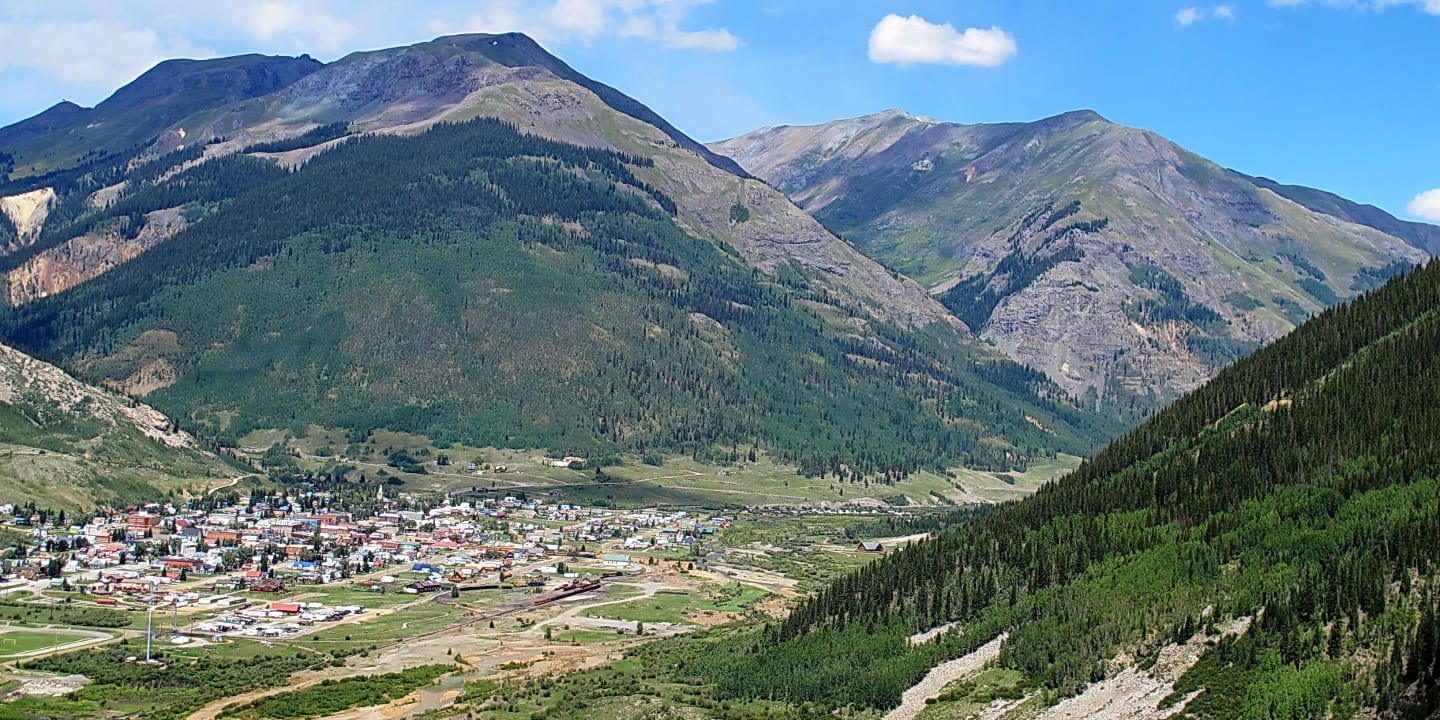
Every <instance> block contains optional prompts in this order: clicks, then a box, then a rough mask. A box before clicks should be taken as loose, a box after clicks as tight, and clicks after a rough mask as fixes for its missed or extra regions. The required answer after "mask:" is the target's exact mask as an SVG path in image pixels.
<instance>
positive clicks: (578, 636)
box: [550, 630, 622, 644]
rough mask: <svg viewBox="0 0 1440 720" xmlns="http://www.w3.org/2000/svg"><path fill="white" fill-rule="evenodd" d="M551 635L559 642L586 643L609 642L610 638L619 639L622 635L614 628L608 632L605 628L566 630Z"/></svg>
mask: <svg viewBox="0 0 1440 720" xmlns="http://www.w3.org/2000/svg"><path fill="white" fill-rule="evenodd" d="M550 637H551V639H552V640H555V641H557V642H573V643H581V644H584V643H596V642H608V641H610V640H617V639H619V638H621V637H622V636H621V635H620V634H619V633H617V632H614V631H613V630H612V631H609V632H606V631H604V630H566V631H564V632H559V633H552V634H551V636H550Z"/></svg>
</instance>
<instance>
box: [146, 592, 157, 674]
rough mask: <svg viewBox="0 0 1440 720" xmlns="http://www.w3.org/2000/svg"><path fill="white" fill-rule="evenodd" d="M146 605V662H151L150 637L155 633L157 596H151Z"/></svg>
mask: <svg viewBox="0 0 1440 720" xmlns="http://www.w3.org/2000/svg"><path fill="white" fill-rule="evenodd" d="M145 607H146V613H145V662H146V664H149V662H150V638H151V635H152V634H153V633H152V632H151V629H152V628H153V627H154V624H155V596H153V595H152V596H150V600H149V601H148V602H147V603H146V604H145Z"/></svg>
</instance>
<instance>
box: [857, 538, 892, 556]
mask: <svg viewBox="0 0 1440 720" xmlns="http://www.w3.org/2000/svg"><path fill="white" fill-rule="evenodd" d="M855 550H856V551H858V552H863V553H883V552H885V546H884V545H881V544H880V542H879V541H878V540H866V541H864V542H862V543H860V544H859V545H857V546H856V547H855Z"/></svg>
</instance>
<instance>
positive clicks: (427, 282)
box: [0, 34, 1118, 479]
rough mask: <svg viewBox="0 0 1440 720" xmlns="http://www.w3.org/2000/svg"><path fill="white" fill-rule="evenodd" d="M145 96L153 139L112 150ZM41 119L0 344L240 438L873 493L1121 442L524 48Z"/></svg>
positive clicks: (666, 128) (430, 47)
mask: <svg viewBox="0 0 1440 720" xmlns="http://www.w3.org/2000/svg"><path fill="white" fill-rule="evenodd" d="M257 78H258V80H257ZM287 80H288V83H286V82H285V81H287ZM280 84H283V86H282V87H278V88H277V87H275V85H280ZM212 85H219V86H221V87H219V88H217V89H216V91H214V92H180V91H172V90H171V88H175V87H179V88H189V87H200V88H210V87H211V86H212ZM133 98H150V99H151V100H150V104H148V105H146V104H144V103H140V104H139V105H138V107H141V108H143V113H144V116H145V117H144V118H141V117H135V118H133V122H134V123H144V122H149V120H148V119H147V118H164V121H163V122H162V123H160V124H151V125H147V126H146V130H145V132H144V133H138V131H136V132H130V133H126V134H124V136H123V138H120V136H118V135H116V134H115V133H114V132H100V131H104V130H105V129H106V127H107V126H129V123H130V122H132V120H128V119H127V118H128V117H129V116H128V115H127V113H130V114H135V113H140V112H141V111H140V110H137V109H134V108H135V107H137V104H136V103H134V102H131V99H133ZM122 100H123V101H124V102H122ZM41 118H46V119H45V121H44V122H43V123H42V122H37V120H36V119H32V120H30V121H25V122H23V123H20V124H19V125H18V126H12V127H11V128H6V129H4V130H0V150H3V152H5V153H7V154H9V155H10V156H13V158H14V160H13V164H14V167H15V171H14V172H13V173H12V177H11V178H10V179H9V181H8V182H7V183H6V184H5V185H4V186H3V187H0V197H3V200H0V207H6V208H14V209H15V210H13V211H12V210H7V211H6V213H5V215H6V217H7V219H8V230H9V232H8V235H7V237H8V242H9V246H10V247H11V248H12V249H11V251H10V252H9V253H8V254H5V255H4V256H3V257H0V273H3V274H4V276H5V278H6V285H7V288H8V293H7V295H8V300H9V305H10V308H9V309H7V310H5V311H4V312H0V335H3V336H4V337H5V338H6V339H8V340H9V341H11V342H13V343H15V344H16V345H18V346H20V347H23V348H24V349H26V350H28V351H31V352H34V353H36V354H38V355H39V356H41V357H44V358H46V359H49V360H53V361H56V362H59V363H61V364H63V365H64V366H65V367H68V368H72V369H74V370H75V371H76V372H77V373H79V374H80V375H81V376H82V377H84V378H85V379H87V380H91V381H94V382H96V383H102V384H105V385H107V386H110V387H113V388H116V389H118V390H121V391H123V392H125V393H128V394H130V395H133V396H137V397H140V396H143V397H144V398H145V399H146V401H147V402H150V403H152V404H154V405H155V406H156V407H158V408H160V409H161V410H164V411H166V412H169V413H172V414H173V415H175V416H176V417H178V418H180V420H181V421H182V422H183V423H184V424H185V425H186V426H187V427H190V428H193V429H195V431H196V432H200V433H204V434H207V435H212V436H215V437H217V438H218V439H220V440H221V441H222V442H225V443H233V442H237V441H238V439H239V438H240V437H242V436H244V435H245V434H246V433H248V432H249V431H250V430H252V429H255V428H266V427H269V428H275V427H289V426H291V425H292V423H296V422H312V423H316V424H320V425H324V426H327V427H335V428H346V429H350V430H352V431H354V432H356V433H360V434H363V433H364V432H366V431H368V430H371V429H375V428H381V427H384V428H389V429H396V430H405V431H412V432H417V433H421V434H424V435H427V436H429V437H431V438H433V439H436V440H438V441H464V442H467V443H470V444H473V445H481V446H484V445H494V446H505V447H517V446H519V447H535V446H544V447H551V448H556V449H559V450H574V451H585V452H595V451H603V450H606V449H631V450H649V449H660V450H665V451H683V452H686V453H689V454H693V455H696V456H697V457H701V456H703V457H712V456H723V457H728V456H731V455H734V454H736V453H737V452H739V451H740V449H741V448H743V447H755V446H762V447H764V448H765V449H767V450H769V451H771V452H773V453H774V454H775V455H776V456H777V457H780V458H783V459H785V460H788V461H791V462H794V463H796V464H798V465H799V466H800V467H801V469H802V471H803V472H806V473H815V474H819V473H834V474H836V475H839V476H841V477H845V478H857V479H858V478H859V477H861V476H876V477H878V476H884V477H889V478H893V477H897V476H901V475H903V474H905V473H907V472H911V471H914V470H916V469H919V468H921V467H931V468H934V469H942V468H944V467H948V466H952V465H955V464H964V465H969V466H974V467H983V468H1009V467H1014V466H1019V465H1024V464H1025V463H1026V462H1027V461H1028V459H1029V458H1030V457H1033V456H1035V455H1037V454H1044V455H1048V454H1053V453H1055V452H1070V453H1084V452H1086V451H1088V450H1090V449H1093V448H1094V447H1096V446H1097V444H1098V443H1099V442H1101V441H1102V440H1103V439H1104V438H1105V437H1108V436H1109V435H1110V434H1111V433H1113V432H1114V431H1115V430H1116V429H1117V428H1118V425H1116V424H1115V423H1114V422H1113V421H1112V420H1109V419H1107V418H1103V417H1099V416H1097V415H1095V414H1094V413H1090V412H1087V411H1082V410H1081V409H1079V408H1078V407H1077V406H1076V405H1075V404H1074V403H1073V402H1072V401H1071V400H1070V399H1069V398H1067V396H1066V394H1065V393H1064V392H1063V391H1061V390H1060V388H1059V387H1057V386H1055V385H1054V384H1053V383H1051V382H1049V381H1048V380H1046V379H1045V378H1044V376H1042V375H1039V374H1038V373H1035V372H1033V371H1031V370H1029V369H1027V368H1024V367H1022V366H1020V365H1017V364H1015V363H1013V362H1011V361H1009V360H1008V359H1006V358H1004V357H1003V356H1002V355H1001V354H999V353H997V352H994V351H993V350H991V349H989V348H987V347H985V346H984V345H983V344H981V343H978V342H976V341H975V340H974V339H973V338H972V337H971V336H970V334H969V332H968V331H967V330H966V329H965V327H964V326H963V324H962V323H960V322H959V321H957V320H956V319H955V318H954V316H953V315H952V314H951V313H950V312H949V311H947V310H946V309H945V308H944V307H943V306H942V305H941V304H940V303H939V302H938V301H936V300H935V299H934V298H932V297H931V296H930V295H929V294H928V293H926V292H925V291H924V289H923V288H921V287H920V285H918V284H917V283H915V282H914V281H912V280H910V279H908V278H906V277H904V276H903V275H900V274H898V273H895V272H892V271H890V270H887V269H886V268H884V267H882V266H881V265H879V264H878V263H876V262H874V261H873V260H871V259H869V258H867V257H866V256H865V255H863V254H861V253H860V252H858V251H857V250H856V249H855V248H853V247H852V246H851V245H849V244H847V243H845V242H843V241H841V240H840V239H839V238H836V237H835V236H834V235H832V234H831V233H829V232H827V231H826V230H825V228H824V227H823V226H821V225H820V223H818V222H817V221H815V220H814V219H813V218H812V217H811V216H809V215H808V214H807V213H805V212H804V211H802V210H801V209H799V208H798V207H796V206H795V205H794V204H793V203H791V202H790V200H789V199H788V198H786V197H785V196H784V195H783V194H782V193H780V192H778V191H776V190H774V189H772V188H770V187H769V186H768V185H766V184H765V183H763V182H761V181H759V180H756V179H754V178H751V177H749V176H748V175H747V174H746V173H745V172H744V171H743V170H741V169H740V168H739V166H737V165H736V164H735V163H734V162H733V161H731V160H729V159H727V158H725V157H722V156H720V155H717V154H715V153H713V152H711V151H709V150H707V149H706V148H704V147H703V146H701V145H700V144H698V143H696V142H695V141H693V140H691V139H689V138H688V137H686V136H685V135H683V134H682V133H680V132H679V131H678V130H676V129H675V128H673V127H672V126H670V125H669V124H668V123H666V122H665V121H664V120H662V119H660V118H659V117H658V116H656V115H655V114H654V113H653V112H652V111H650V110H648V109H646V108H645V107H644V106H643V105H641V104H640V103H638V102H636V101H634V100H633V99H630V98H628V97H626V96H624V95H623V94H621V93H620V92H619V91H616V90H614V89H612V88H609V87H606V86H604V85H602V84H600V83H597V82H594V81H592V80H589V79H588V78H584V77H583V76H580V75H579V74H578V73H576V72H575V71H574V70H572V69H570V68H569V67H568V66H566V65H565V64H564V63H562V62H561V61H559V60H558V59H556V58H555V57H553V56H551V55H549V54H548V53H546V52H545V51H544V50H543V49H541V48H540V46H538V45H537V44H535V43H534V42H533V41H532V40H530V39H529V38H528V37H525V36H523V35H518V34H508V35H466V36H455V37H446V38H440V39H438V40H435V41H433V42H429V43H422V44H420V45H415V46H410V47H404V48H397V49H392V50H383V51H376V52H366V53H356V54H353V55H350V56H347V57H346V58H343V59H341V60H339V61H336V62H334V63H331V64H329V65H325V66H323V67H315V64H314V63H313V61H310V60H309V59H308V58H269V57H262V56H244V57H240V58H227V59H222V60H215V61H198V62H184V63H163V64H161V65H160V66H158V67H157V68H155V69H154V70H152V71H150V72H149V73H146V74H145V75H143V76H141V77H140V78H138V79H137V80H136V81H134V82H133V83H132V84H131V85H130V86H127V87H126V88H124V89H122V90H121V91H119V92H117V93H116V96H115V97H113V98H111V99H110V100H107V101H106V102H104V103H101V104H100V105H99V106H97V108H95V109H94V110H89V111H83V112H80V111H77V110H74V109H65V108H63V107H62V108H60V109H52V111H47V113H45V114H42V116H41ZM172 118H178V119H172ZM97 119H99V120H102V121H101V122H99V127H98V128H97V127H92V126H94V125H96V124H97ZM161 125H163V127H162V126H161ZM37 128H42V129H43V130H44V132H39V131H37ZM7 138H18V139H16V140H9V141H8V144H7V141H6V139H7ZM117 138H120V139H117ZM127 143H128V144H127Z"/></svg>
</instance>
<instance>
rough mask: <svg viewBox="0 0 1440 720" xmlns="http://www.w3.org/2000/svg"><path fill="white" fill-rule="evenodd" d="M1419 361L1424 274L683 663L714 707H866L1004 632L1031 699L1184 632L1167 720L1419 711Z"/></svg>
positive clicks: (1426, 312)
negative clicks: (917, 641) (774, 703)
mask: <svg viewBox="0 0 1440 720" xmlns="http://www.w3.org/2000/svg"><path fill="white" fill-rule="evenodd" d="M1437 347H1440V263H1435V262H1432V263H1430V264H1429V265H1428V266H1426V267H1424V268H1423V269H1420V270H1417V271H1415V272H1414V273H1413V274H1410V275H1409V276H1406V277H1402V278H1397V279H1395V280H1393V281H1391V282H1390V283H1389V284H1387V285H1386V286H1385V287H1383V288H1382V289H1379V290H1377V291H1374V292H1372V293H1370V294H1367V295H1365V296H1363V297H1361V298H1359V299H1357V300H1355V301H1353V302H1352V303H1350V304H1347V305H1342V306H1340V307H1337V308H1334V309H1330V310H1327V311H1325V312H1323V313H1321V314H1320V315H1319V316H1318V317H1316V318H1314V319H1312V320H1310V321H1309V322H1307V323H1305V324H1303V325H1302V326H1300V327H1299V328H1297V329H1296V330H1295V331H1294V332H1292V333H1290V334H1289V335H1287V336H1286V337H1284V338H1282V339H1280V340H1279V341H1277V342H1275V343H1274V344H1273V345H1271V346H1269V347H1266V348H1264V349H1262V350H1260V351H1258V352H1256V353H1255V354H1254V355H1252V356H1251V357H1249V358H1246V359H1244V360H1242V361H1240V362H1238V363H1236V364H1235V365H1233V366H1232V367H1230V368H1227V369H1226V370H1224V371H1222V372H1221V373H1220V374H1219V375H1217V376H1216V377H1215V378H1214V379H1213V380H1211V381H1210V382H1209V383H1207V384H1206V385H1205V386H1203V387H1201V388H1200V389H1198V390H1196V391H1194V392H1192V393H1190V394H1188V395H1186V396H1185V397H1183V398H1181V399H1180V400H1178V401H1177V402H1176V403H1174V404H1173V405H1172V406H1170V407H1169V408H1168V409H1166V410H1165V411H1163V412H1161V413H1160V414H1158V415H1157V416H1155V417H1154V418H1153V419H1151V420H1150V421H1148V422H1146V423H1144V424H1143V425H1141V426H1140V427H1139V428H1138V429H1136V430H1134V431H1133V432H1131V433H1129V434H1127V435H1125V436H1124V437H1122V438H1120V439H1119V440H1116V441H1115V442H1114V443H1113V444H1111V445H1110V447H1108V448H1107V449H1105V450H1104V451H1102V452H1101V453H1100V454H1098V455H1097V456H1096V457H1095V458H1094V459H1093V460H1091V461H1089V462H1086V463H1085V464H1084V465H1082V466H1081V468H1080V469H1079V470H1077V471H1076V472H1074V473H1073V474H1071V475H1069V476H1066V477H1065V478H1063V479H1062V480H1060V481H1057V482H1055V483H1052V484H1050V485H1048V486H1046V487H1045V488H1043V489H1042V490H1041V491H1040V492H1039V493H1038V494H1037V495H1035V496H1034V497H1032V498H1029V499H1027V500H1025V501H1022V502H1020V503H1018V504H1016V505H1013V506H1010V507H1006V508H1003V509H1001V510H999V511H997V512H995V513H993V514H991V515H989V516H987V517H985V518H983V519H981V520H978V521H976V522H973V523H970V524H967V525H964V526H961V527H958V528H955V529H953V530H950V531H948V532H945V533H943V534H941V535H939V536H938V537H936V538H934V539H931V540H928V541H924V542H920V543H918V544H915V545H912V546H910V547H908V548H906V549H904V550H902V551H900V552H897V553H894V554H892V555H889V556H887V557H885V558H884V559H882V560H879V561H877V562H875V563H872V564H870V565H867V566H866V567H865V568H863V569H861V570H860V571H858V572H856V573H855V574H853V575H850V576H847V577H845V578H844V579H842V580H840V581H838V582H837V583H835V584H834V585H833V586H832V587H830V588H828V589H826V590H825V591H823V592H821V593H820V594H819V595H818V596H816V597H815V598H813V599H812V600H809V601H807V602H805V603H803V604H801V605H800V606H799V607H798V608H797V609H796V610H795V611H794V612H793V613H792V614H791V615H790V616H789V617H788V618H787V619H786V620H784V621H783V622H778V623H774V624H772V625H770V626H768V627H767V628H766V630H765V631H764V633H763V634H759V635H757V636H755V637H753V638H742V639H740V640H733V641H730V643H731V646H730V647H727V648H724V649H723V650H720V651H713V652H707V653H705V654H704V655H703V656H697V658H695V659H693V660H691V665H690V666H689V669H690V671H691V672H693V673H695V674H696V675H698V676H700V677H703V678H706V679H707V680H708V681H709V682H713V683H714V684H715V688H716V692H717V694H718V695H719V696H721V697H729V698H770V699H777V700H786V701H789V702H792V703H813V704H814V705H813V706H814V707H818V708H829V707H835V706H843V705H854V706H859V707H868V706H874V707H880V708H884V707H889V706H893V705H894V704H895V703H896V702H898V700H899V698H900V694H901V691H902V690H903V689H905V688H906V687H908V686H910V685H911V684H913V683H914V682H916V681H917V680H918V679H919V678H920V676H921V675H923V674H924V673H925V671H926V670H927V669H928V668H929V667H930V666H931V665H932V664H934V663H936V662H938V661H940V660H943V659H945V658H950V657H956V656H959V655H961V654H964V653H966V652H968V651H971V650H973V649H975V648H977V647H980V646H981V645H983V644H985V643H987V642H989V641H990V640H991V639H992V638H995V637H996V636H998V635H1000V634H1001V633H1008V636H1007V639H1006V640H1005V641H1004V644H1003V646H1002V649H1001V651H1000V654H999V663H1000V665H1002V666H1004V667H1007V668H1013V669H1015V670H1018V671H1020V672H1021V673H1023V681H1021V683H1020V689H1019V690H1018V691H1016V692H1017V693H1018V695H1017V696H1025V695H1030V696H1031V697H1033V698H1035V700H1034V701H1033V702H1038V703H1040V704H1041V705H1043V704H1045V703H1046V702H1050V701H1054V700H1056V699H1058V698H1062V697H1065V696H1067V695H1070V694H1074V693H1076V692H1079V691H1081V690H1082V689H1084V688H1086V687H1087V684H1088V683H1093V682H1096V681H1100V680H1102V679H1104V678H1107V677H1111V676H1114V675H1116V674H1117V673H1119V672H1120V671H1121V669H1122V668H1125V667H1127V666H1138V667H1139V668H1140V669H1141V670H1142V671H1145V670H1149V669H1150V665H1151V664H1153V663H1155V661H1156V658H1157V657H1158V656H1159V655H1160V653H1161V651H1162V650H1164V649H1165V648H1166V647H1167V646H1171V645H1172V644H1174V643H1184V642H1186V641H1187V640H1192V638H1193V639H1195V643H1196V644H1194V647H1196V648H1199V649H1201V650H1203V654H1202V655H1200V656H1199V658H1198V662H1196V663H1195V664H1194V665H1193V666H1191V667H1189V669H1188V670H1187V671H1185V672H1184V673H1183V675H1182V676H1180V677H1179V678H1178V680H1177V681H1176V682H1174V684H1173V687H1172V686H1166V687H1167V688H1168V689H1169V690H1170V691H1173V692H1170V693H1169V696H1168V697H1167V698H1166V699H1165V700H1164V701H1163V702H1162V703H1160V704H1161V705H1162V706H1163V707H1168V708H1170V709H1172V710H1174V711H1177V712H1178V713H1179V715H1178V716H1180V717H1196V718H1262V717H1263V718H1297V719H1298V718H1319V717H1349V716H1351V715H1352V714H1355V713H1357V712H1363V713H1365V714H1367V715H1370V716H1377V717H1385V718H1420V717H1432V716H1434V715H1435V713H1437V712H1440V664H1437V658H1440V631H1437V627H1440V626H1437V619H1440V587H1437V585H1436V583H1437V580H1440V566H1437V560H1440V445H1437V443H1436V438H1437V437H1440V365H1437V363H1435V362H1434V352H1435V348H1437ZM947 623H955V624H956V625H955V629H954V630H953V631H951V632H947V633H943V634H941V635H939V636H938V638H937V639H935V640H933V641H930V642H927V643H924V644H921V645H919V646H914V647H912V646H911V645H909V644H907V640H906V638H907V636H909V635H911V634H912V633H915V632H918V631H922V630H926V629H929V628H934V627H937V626H943V625H945V624H947ZM1226 631H1228V632H1226ZM1207 638H1208V641H1206V642H1204V643H1200V642H1199V641H1200V640H1206V639H1207ZM1117 656H1118V657H1119V658H1120V659H1119V660H1112V659H1113V658H1117ZM1181 669H1183V667H1182V668H1181ZM1162 694H1163V693H1162ZM1127 710H1128V711H1133V712H1137V713H1139V712H1142V711H1144V710H1145V708H1140V707H1136V708H1128V709H1127Z"/></svg>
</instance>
